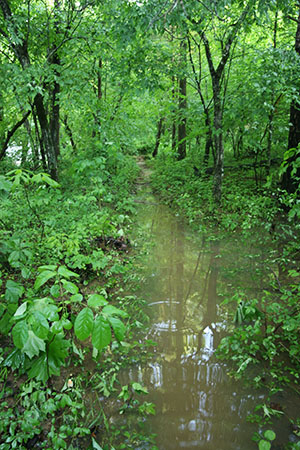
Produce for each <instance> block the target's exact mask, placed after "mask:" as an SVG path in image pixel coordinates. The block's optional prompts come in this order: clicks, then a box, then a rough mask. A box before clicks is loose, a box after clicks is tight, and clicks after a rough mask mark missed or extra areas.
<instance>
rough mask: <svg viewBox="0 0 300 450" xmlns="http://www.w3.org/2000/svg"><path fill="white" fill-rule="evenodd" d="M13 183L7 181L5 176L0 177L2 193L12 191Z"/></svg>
mask: <svg viewBox="0 0 300 450" xmlns="http://www.w3.org/2000/svg"><path fill="white" fill-rule="evenodd" d="M11 187H12V183H11V182H10V181H9V180H7V179H6V178H5V177H4V176H3V175H0V191H5V192H9V191H10V190H11Z"/></svg>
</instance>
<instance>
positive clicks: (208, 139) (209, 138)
mask: <svg viewBox="0 0 300 450" xmlns="http://www.w3.org/2000/svg"><path fill="white" fill-rule="evenodd" d="M204 113H205V126H206V132H205V151H204V158H203V166H204V167H207V165H208V160H209V154H210V150H211V148H212V145H213V138H212V129H211V120H210V117H209V111H208V109H207V108H206V109H205V110H204Z"/></svg>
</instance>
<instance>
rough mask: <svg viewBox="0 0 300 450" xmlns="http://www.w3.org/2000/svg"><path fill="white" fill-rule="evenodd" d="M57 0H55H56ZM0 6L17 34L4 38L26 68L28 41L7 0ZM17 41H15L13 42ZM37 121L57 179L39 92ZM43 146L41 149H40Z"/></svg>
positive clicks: (53, 174)
mask: <svg viewBox="0 0 300 450" xmlns="http://www.w3.org/2000/svg"><path fill="white" fill-rule="evenodd" d="M56 1H57V0H56ZM0 8H1V10H2V14H3V17H4V20H5V21H6V22H7V24H9V27H8V30H12V33H13V34H14V35H15V36H18V39H15V38H13V39H11V37H10V36H9V35H8V34H7V33H9V31H8V32H7V33H6V32H2V34H3V33H4V34H3V35H4V36H5V38H6V39H7V41H8V45H9V46H10V48H11V50H12V51H13V52H14V54H15V56H16V58H17V59H18V61H19V63H20V65H21V67H22V68H23V69H26V67H28V66H30V58H29V53H28V43H27V38H28V37H27V36H26V37H22V35H21V34H20V33H19V30H18V27H17V25H16V21H15V20H14V16H13V13H12V11H11V9H10V5H9V2H8V0H0ZM15 42H17V43H15ZM33 104H34V107H35V110H36V113H37V117H38V121H39V124H40V128H41V143H42V146H41V153H42V152H43V151H45V152H46V154H47V160H48V172H49V174H50V175H51V177H52V178H54V179H55V180H57V178H58V170H57V155H56V150H55V145H54V142H53V138H52V133H51V127H50V125H49V123H48V119H47V114H46V108H45V105H44V99H43V96H42V95H41V94H40V93H39V94H37V95H36V96H35V98H34V101H33ZM42 147H43V150H42Z"/></svg>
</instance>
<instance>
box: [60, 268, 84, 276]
mask: <svg viewBox="0 0 300 450" xmlns="http://www.w3.org/2000/svg"><path fill="white" fill-rule="evenodd" d="M57 272H58V274H59V275H60V276H62V277H64V278H71V277H76V278H78V277H79V275H78V273H75V272H72V271H71V270H69V269H67V268H66V267H65V266H59V268H58V271H57Z"/></svg>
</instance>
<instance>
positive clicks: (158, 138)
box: [152, 117, 165, 158]
mask: <svg viewBox="0 0 300 450" xmlns="http://www.w3.org/2000/svg"><path fill="white" fill-rule="evenodd" d="M164 120H165V118H164V117H161V118H160V119H159V122H158V124H157V134H156V140H155V147H154V150H153V153H152V156H153V158H155V157H156V156H157V153H158V147H159V144H160V138H161V133H162V129H163V122H164Z"/></svg>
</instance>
